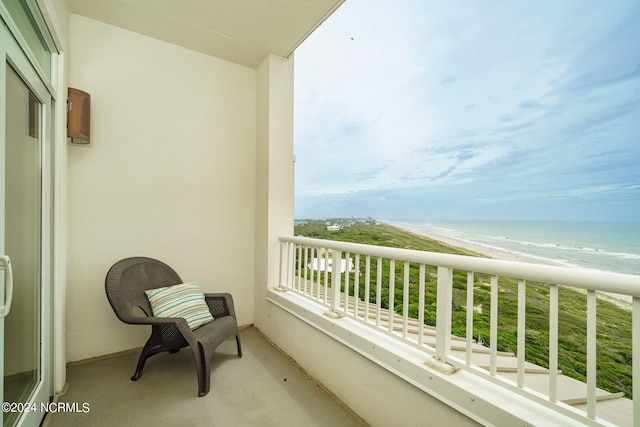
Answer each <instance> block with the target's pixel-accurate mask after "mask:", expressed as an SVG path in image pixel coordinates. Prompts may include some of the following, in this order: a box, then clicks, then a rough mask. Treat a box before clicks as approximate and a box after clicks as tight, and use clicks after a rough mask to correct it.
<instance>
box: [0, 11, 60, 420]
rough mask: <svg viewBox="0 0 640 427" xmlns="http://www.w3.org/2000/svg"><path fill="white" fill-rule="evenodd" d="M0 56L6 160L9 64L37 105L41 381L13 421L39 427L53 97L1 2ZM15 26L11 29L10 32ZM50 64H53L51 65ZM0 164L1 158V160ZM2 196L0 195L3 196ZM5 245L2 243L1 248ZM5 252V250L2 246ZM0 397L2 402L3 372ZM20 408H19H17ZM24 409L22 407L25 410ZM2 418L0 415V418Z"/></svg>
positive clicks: (47, 392) (0, 124) (46, 365)
mask: <svg viewBox="0 0 640 427" xmlns="http://www.w3.org/2000/svg"><path fill="white" fill-rule="evenodd" d="M0 13H1V16H0V41H1V43H0V57H2V58H3V59H4V61H5V63H4V64H1V65H0V129H1V130H2V132H0V148H1V149H2V153H3V157H4V147H5V141H4V139H5V132H4V129H5V126H6V123H5V121H6V93H5V91H6V78H7V76H6V67H7V65H6V64H7V63H8V64H10V65H11V67H12V68H13V70H14V71H15V72H16V73H17V74H18V75H19V76H20V78H21V79H22V80H23V82H24V83H25V84H26V85H27V87H28V88H29V89H30V90H31V92H32V93H33V95H35V97H36V98H37V99H38V101H39V102H40V104H41V148H40V174H41V176H40V180H41V182H40V190H41V200H40V207H41V218H40V223H41V236H40V237H41V241H40V257H41V259H40V262H41V265H40V284H39V285H40V298H41V307H40V309H41V313H40V315H41V317H40V340H41V342H40V346H41V360H40V364H41V366H40V369H41V371H40V372H41V380H40V382H39V383H38V385H37V386H36V388H35V391H34V393H33V394H32V396H31V400H30V402H32V403H35V406H31V407H30V408H29V409H36V410H35V411H31V410H24V411H22V414H21V417H20V418H19V419H18V421H17V425H19V426H20V425H38V424H39V423H40V421H41V420H42V418H43V417H44V415H46V414H45V413H44V412H42V410H41V409H42V406H41V403H49V401H50V398H51V397H52V395H53V364H52V356H53V341H52V326H53V317H52V313H53V310H52V294H53V292H52V288H53V286H52V285H53V265H52V263H53V237H52V236H53V221H54V216H53V173H52V172H53V150H52V141H53V140H54V138H53V136H54V134H53V120H52V118H53V114H54V108H53V107H54V98H53V94H52V91H51V89H50V88H51V85H50V83H49V82H47V81H45V80H43V73H42V71H41V70H40V69H39V67H38V66H37V65H34V63H33V61H32V58H30V57H29V53H28V49H26V48H25V47H24V43H20V41H19V39H20V36H19V35H16V31H17V30H15V24H13V22H12V21H11V18H10V17H9V16H8V14H7V13H6V9H4V5H2V4H1V3H0ZM11 27H13V29H14V31H12V30H11V29H12V28H11ZM52 65H53V64H52ZM3 162H4V160H3ZM0 172H2V176H1V177H0V186H1V187H2V188H3V189H4V185H5V182H4V181H5V177H4V173H5V171H4V165H3V167H1V168H0ZM3 198H4V197H3ZM0 208H1V209H2V211H1V212H0V220H2V225H1V227H4V209H5V207H4V200H3V201H2V203H1V204H0ZM2 246H4V245H2ZM0 249H2V250H4V248H3V247H2V248H0ZM3 301H4V292H0V305H2V304H3ZM4 352H5V349H4V320H3V319H0V363H1V365H0V370H2V371H4ZM0 378H2V384H1V385H2V387H0V397H1V398H2V399H0V400H2V401H4V398H3V394H4V390H3V389H4V381H3V380H4V373H3V375H0ZM18 409H20V408H18ZM23 409H24V408H23ZM1 417H2V415H1V413H0V418H1Z"/></svg>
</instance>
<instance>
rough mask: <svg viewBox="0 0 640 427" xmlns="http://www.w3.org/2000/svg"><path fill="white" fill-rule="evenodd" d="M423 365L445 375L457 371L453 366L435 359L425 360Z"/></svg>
mask: <svg viewBox="0 0 640 427" xmlns="http://www.w3.org/2000/svg"><path fill="white" fill-rule="evenodd" d="M424 364H425V365H427V366H428V367H430V368H433V369H435V370H436V371H438V372H441V373H443V374H445V375H451V374H453V373H454V372H456V371H457V370H458V368H456V367H455V366H453V365H450V364H448V363H447V362H442V361H440V360H438V359H436V358H435V357H431V358H429V359H427V360H426V361H425V362H424Z"/></svg>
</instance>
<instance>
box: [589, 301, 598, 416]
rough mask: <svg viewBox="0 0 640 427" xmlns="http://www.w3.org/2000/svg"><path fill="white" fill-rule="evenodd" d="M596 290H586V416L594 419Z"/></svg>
mask: <svg viewBox="0 0 640 427" xmlns="http://www.w3.org/2000/svg"><path fill="white" fill-rule="evenodd" d="M596 319H597V309H596V292H595V291H593V290H591V289H590V290H588V291H587V416H588V417H589V418H591V419H593V420H595V419H596V377H597V353H596V347H597V335H596Z"/></svg>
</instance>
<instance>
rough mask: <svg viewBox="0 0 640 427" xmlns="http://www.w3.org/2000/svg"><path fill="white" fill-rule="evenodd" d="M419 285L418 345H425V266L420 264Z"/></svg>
mask: <svg viewBox="0 0 640 427" xmlns="http://www.w3.org/2000/svg"><path fill="white" fill-rule="evenodd" d="M418 280H419V282H420V283H419V284H418V323H419V325H418V334H419V335H418V344H420V345H423V344H424V282H425V266H424V264H420V276H419V279H418Z"/></svg>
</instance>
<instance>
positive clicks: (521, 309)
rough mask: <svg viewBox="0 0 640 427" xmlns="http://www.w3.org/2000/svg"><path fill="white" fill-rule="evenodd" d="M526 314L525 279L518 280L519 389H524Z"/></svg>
mask: <svg viewBox="0 0 640 427" xmlns="http://www.w3.org/2000/svg"><path fill="white" fill-rule="evenodd" d="M526 314H527V282H526V281H525V280H524V279H519V280H518V344H517V346H518V350H517V355H518V379H517V384H518V387H520V388H523V387H524V364H525V360H524V356H525V334H526V326H527V323H526Z"/></svg>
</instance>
